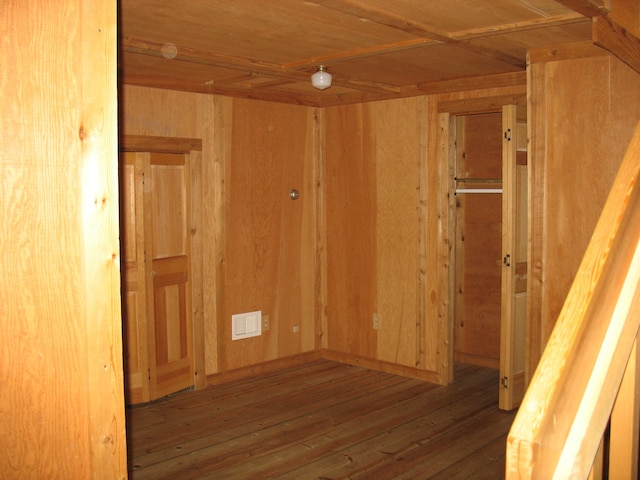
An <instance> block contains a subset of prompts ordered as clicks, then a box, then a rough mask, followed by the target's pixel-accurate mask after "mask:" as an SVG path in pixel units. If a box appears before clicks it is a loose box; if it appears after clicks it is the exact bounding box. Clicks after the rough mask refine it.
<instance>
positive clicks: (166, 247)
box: [121, 152, 194, 403]
mask: <svg viewBox="0 0 640 480" xmlns="http://www.w3.org/2000/svg"><path fill="white" fill-rule="evenodd" d="M187 158H188V156H187V155H184V154H167V153H140V152H138V153H123V154H121V171H122V183H123V189H122V190H123V193H122V199H121V204H122V223H123V225H124V226H125V228H124V235H123V251H124V255H125V269H124V283H125V291H126V295H125V303H126V305H125V312H126V314H125V315H126V318H125V336H126V339H127V341H126V349H127V355H126V359H127V361H126V379H127V397H128V399H127V401H128V402H129V403H141V402H147V401H150V400H154V399H156V398H159V397H161V396H165V395H168V394H170V393H173V392H176V391H179V390H182V389H185V388H188V387H191V386H192V385H193V378H194V373H193V372H194V367H193V363H194V362H193V349H192V338H191V335H192V324H191V321H192V320H191V291H190V277H191V275H190V258H189V256H190V248H189V247H190V245H189V236H188V225H189V202H188V199H189V189H188V185H189V182H188V179H189V172H188V168H189V165H188V161H187Z"/></svg>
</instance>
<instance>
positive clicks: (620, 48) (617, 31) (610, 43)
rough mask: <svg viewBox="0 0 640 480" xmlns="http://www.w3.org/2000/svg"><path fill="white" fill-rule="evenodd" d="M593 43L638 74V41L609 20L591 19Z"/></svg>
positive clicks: (639, 64)
mask: <svg viewBox="0 0 640 480" xmlns="http://www.w3.org/2000/svg"><path fill="white" fill-rule="evenodd" d="M593 43H595V44H596V45H598V46H599V47H602V48H604V49H605V50H607V51H608V52H610V53H612V54H613V55H615V56H616V57H618V58H619V59H620V60H622V61H623V62H624V63H626V64H627V65H629V66H630V67H631V68H633V69H634V70H635V71H636V72H638V73H640V39H638V38H637V37H635V36H633V35H632V34H631V33H629V32H628V31H627V30H625V29H624V28H622V27H621V26H620V25H618V24H617V23H615V22H614V21H613V20H611V19H610V18H607V17H594V18H593Z"/></svg>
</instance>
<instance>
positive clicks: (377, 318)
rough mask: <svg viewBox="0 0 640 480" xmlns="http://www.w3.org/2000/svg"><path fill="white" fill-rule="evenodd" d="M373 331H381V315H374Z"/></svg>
mask: <svg viewBox="0 0 640 480" xmlns="http://www.w3.org/2000/svg"><path fill="white" fill-rule="evenodd" d="M373 329H374V330H380V315H379V314H377V313H374V314H373Z"/></svg>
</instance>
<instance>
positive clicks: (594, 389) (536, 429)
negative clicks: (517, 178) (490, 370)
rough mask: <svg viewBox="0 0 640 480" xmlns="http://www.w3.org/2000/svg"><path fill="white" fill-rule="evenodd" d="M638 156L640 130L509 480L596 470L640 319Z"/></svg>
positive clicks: (540, 379)
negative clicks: (596, 458) (593, 465)
mask: <svg viewBox="0 0 640 480" xmlns="http://www.w3.org/2000/svg"><path fill="white" fill-rule="evenodd" d="M638 159H640V128H638V129H637V130H636V134H635V136H634V138H633V139H632V141H631V143H630V145H629V148H628V150H627V154H626V155H625V159H624V160H623V162H622V165H621V167H620V169H619V172H618V175H617V177H616V180H615V182H614V186H613V188H612V190H611V192H610V194H609V198H608V200H607V203H606V204H605V207H604V209H603V213H602V215H601V217H600V220H599V222H598V224H597V226H596V229H595V231H594V235H593V237H592V240H591V242H590V244H589V247H588V248H587V252H586V253H585V256H584V258H583V261H582V264H581V266H580V269H579V271H578V274H577V276H576V279H575V281H574V283H573V285H572V287H571V290H570V292H569V294H568V296H567V299H566V302H565V305H564V307H563V310H562V312H561V313H560V317H559V319H558V322H557V324H556V327H555V329H554V331H553V333H552V335H551V338H550V339H549V342H548V345H547V348H546V349H545V352H544V354H543V356H542V358H541V361H540V364H539V367H538V369H537V370H536V373H535V374H534V377H533V379H532V382H531V385H530V387H529V390H528V392H527V394H526V396H525V399H524V401H523V404H522V406H521V408H520V411H519V412H518V415H517V417H516V420H515V422H514V425H513V427H512V429H511V432H510V435H509V438H508V442H507V466H506V478H508V479H516V478H517V479H519V478H545V479H548V478H569V476H570V475H576V477H575V478H587V475H588V474H589V471H590V469H591V465H592V463H593V460H594V457H595V455H596V452H597V450H598V447H599V443H600V439H601V438H602V433H603V431H604V428H605V427H606V424H607V422H608V419H609V416H610V413H611V409H612V406H613V402H614V401H615V398H616V394H617V391H618V388H619V386H620V382H621V380H622V375H623V372H624V369H625V365H626V363H627V360H628V358H629V354H630V352H631V348H632V345H633V341H634V339H635V337H636V333H637V331H638V323H639V321H640V320H639V317H640V315H637V314H635V315H634V314H632V313H634V312H635V313H638V312H640V292H639V291H638V288H637V286H638V283H639V282H640V245H639V243H638V241H639V239H640V216H638V215H634V212H637V211H640V210H638V209H640V192H639V191H638V188H636V182H637V178H638V172H639V170H640V161H639V160H638ZM571 478H574V477H571Z"/></svg>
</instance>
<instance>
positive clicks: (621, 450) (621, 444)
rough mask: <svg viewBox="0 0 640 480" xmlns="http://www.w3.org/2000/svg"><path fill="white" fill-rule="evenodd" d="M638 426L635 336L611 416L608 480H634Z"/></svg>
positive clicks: (639, 375)
mask: <svg viewBox="0 0 640 480" xmlns="http://www.w3.org/2000/svg"><path fill="white" fill-rule="evenodd" d="M639 426H640V355H639V354H638V337H637V336H636V342H635V344H634V345H633V349H632V350H631V355H630V356H629V362H628V363H627V368H626V370H625V373H624V377H623V378H622V384H621V385H620V390H619V391H618V397H617V398H616V403H615V404H614V406H613V412H612V413H611V446H610V449H609V450H610V454H609V478H638V434H639V433H640V428H639Z"/></svg>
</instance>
